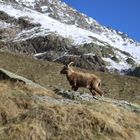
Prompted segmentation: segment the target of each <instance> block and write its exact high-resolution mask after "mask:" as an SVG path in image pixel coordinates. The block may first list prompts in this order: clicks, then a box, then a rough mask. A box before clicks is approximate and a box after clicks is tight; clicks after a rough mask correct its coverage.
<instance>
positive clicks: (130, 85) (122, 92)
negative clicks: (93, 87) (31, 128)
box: [0, 52, 140, 104]
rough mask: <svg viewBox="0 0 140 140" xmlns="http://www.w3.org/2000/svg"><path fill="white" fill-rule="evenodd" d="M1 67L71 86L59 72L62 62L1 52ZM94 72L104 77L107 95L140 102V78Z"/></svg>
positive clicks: (58, 84) (61, 85)
mask: <svg viewBox="0 0 140 140" xmlns="http://www.w3.org/2000/svg"><path fill="white" fill-rule="evenodd" d="M0 67H1V68H5V69H7V70H9V71H11V72H14V73H16V74H19V75H21V76H24V77H26V78H28V79H30V80H32V81H35V82H36V83H39V84H41V85H43V86H45V87H47V85H54V86H58V87H60V88H65V89H70V88H71V87H70V86H69V84H68V82H67V80H66V78H65V77H64V76H62V75H60V74H59V71H60V70H61V68H62V67H63V66H62V65H61V64H57V63H52V62H48V61H41V60H34V59H32V58H27V57H21V56H17V55H12V54H8V53H4V52H0ZM83 71H84V70H83ZM94 73H96V74H97V75H98V76H99V77H100V78H101V79H102V89H103V90H104V91H105V92H106V95H105V96H106V97H111V98H115V99H122V100H127V101H131V102H134V103H139V104H140V86H139V84H140V79H138V78H135V77H129V76H119V75H114V74H109V73H99V72H94ZM80 91H82V92H83V91H85V89H80Z"/></svg>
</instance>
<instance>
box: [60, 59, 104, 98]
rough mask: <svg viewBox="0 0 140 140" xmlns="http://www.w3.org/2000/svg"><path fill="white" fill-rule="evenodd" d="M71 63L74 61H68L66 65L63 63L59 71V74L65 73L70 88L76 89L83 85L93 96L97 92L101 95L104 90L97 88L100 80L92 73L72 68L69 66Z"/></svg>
mask: <svg viewBox="0 0 140 140" xmlns="http://www.w3.org/2000/svg"><path fill="white" fill-rule="evenodd" d="M73 63H74V62H70V63H69V64H68V65H65V66H64V67H63V69H62V70H61V71H60V73H61V74H66V77H67V80H68V81H69V83H70V85H71V86H72V90H74V91H77V90H78V88H79V87H85V88H87V89H89V90H90V92H91V93H92V95H93V97H94V96H95V95H96V94H97V93H98V94H99V95H100V96H102V95H103V94H104V92H103V91H102V90H101V89H100V88H99V86H100V85H101V80H100V79H99V78H98V77H97V76H96V75H94V74H90V73H84V72H79V71H75V70H73V69H72V67H71V65H72V64H73Z"/></svg>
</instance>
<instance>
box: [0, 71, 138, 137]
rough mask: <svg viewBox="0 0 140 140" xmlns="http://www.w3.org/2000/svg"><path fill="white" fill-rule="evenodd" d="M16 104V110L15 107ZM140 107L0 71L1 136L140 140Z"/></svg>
mask: <svg viewBox="0 0 140 140" xmlns="http://www.w3.org/2000/svg"><path fill="white" fill-rule="evenodd" d="M11 107H12V109H11ZM139 137H140V106H139V105H138V104H132V103H128V102H126V101H119V100H113V99H109V98H105V97H102V98H97V100H96V99H93V98H92V96H91V95H89V94H87V93H84V94H82V95H80V94H79V93H78V92H72V91H66V90H63V89H62V88H61V89H58V88H55V87H52V86H51V87H49V88H44V87H42V86H40V85H39V84H36V83H34V82H32V81H31V80H28V79H26V78H24V77H21V76H18V75H15V74H14V73H11V72H9V71H7V70H4V69H0V140H13V139H14V140H19V139H20V140H30V139H32V140H44V139H50V140H51V139H71V140H73V139H78V140H80V139H91V140H92V139H93V138H94V139H95V140H110V139H112V140H118V139H122V140H126V139H133V140H139Z"/></svg>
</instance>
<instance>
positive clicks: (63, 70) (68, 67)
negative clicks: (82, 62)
mask: <svg viewBox="0 0 140 140" xmlns="http://www.w3.org/2000/svg"><path fill="white" fill-rule="evenodd" d="M72 64H74V62H70V63H69V64H67V65H65V66H64V67H63V68H62V70H61V71H60V73H61V74H67V73H68V71H69V70H72V68H71V65H72Z"/></svg>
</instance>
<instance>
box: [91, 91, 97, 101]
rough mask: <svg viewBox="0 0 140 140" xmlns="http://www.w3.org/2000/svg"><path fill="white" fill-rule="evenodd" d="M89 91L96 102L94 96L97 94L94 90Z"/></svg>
mask: <svg viewBox="0 0 140 140" xmlns="http://www.w3.org/2000/svg"><path fill="white" fill-rule="evenodd" d="M89 90H90V92H91V93H92V97H93V98H94V99H96V100H98V99H97V98H96V97H95V96H96V94H97V92H96V91H95V90H93V89H89Z"/></svg>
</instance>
